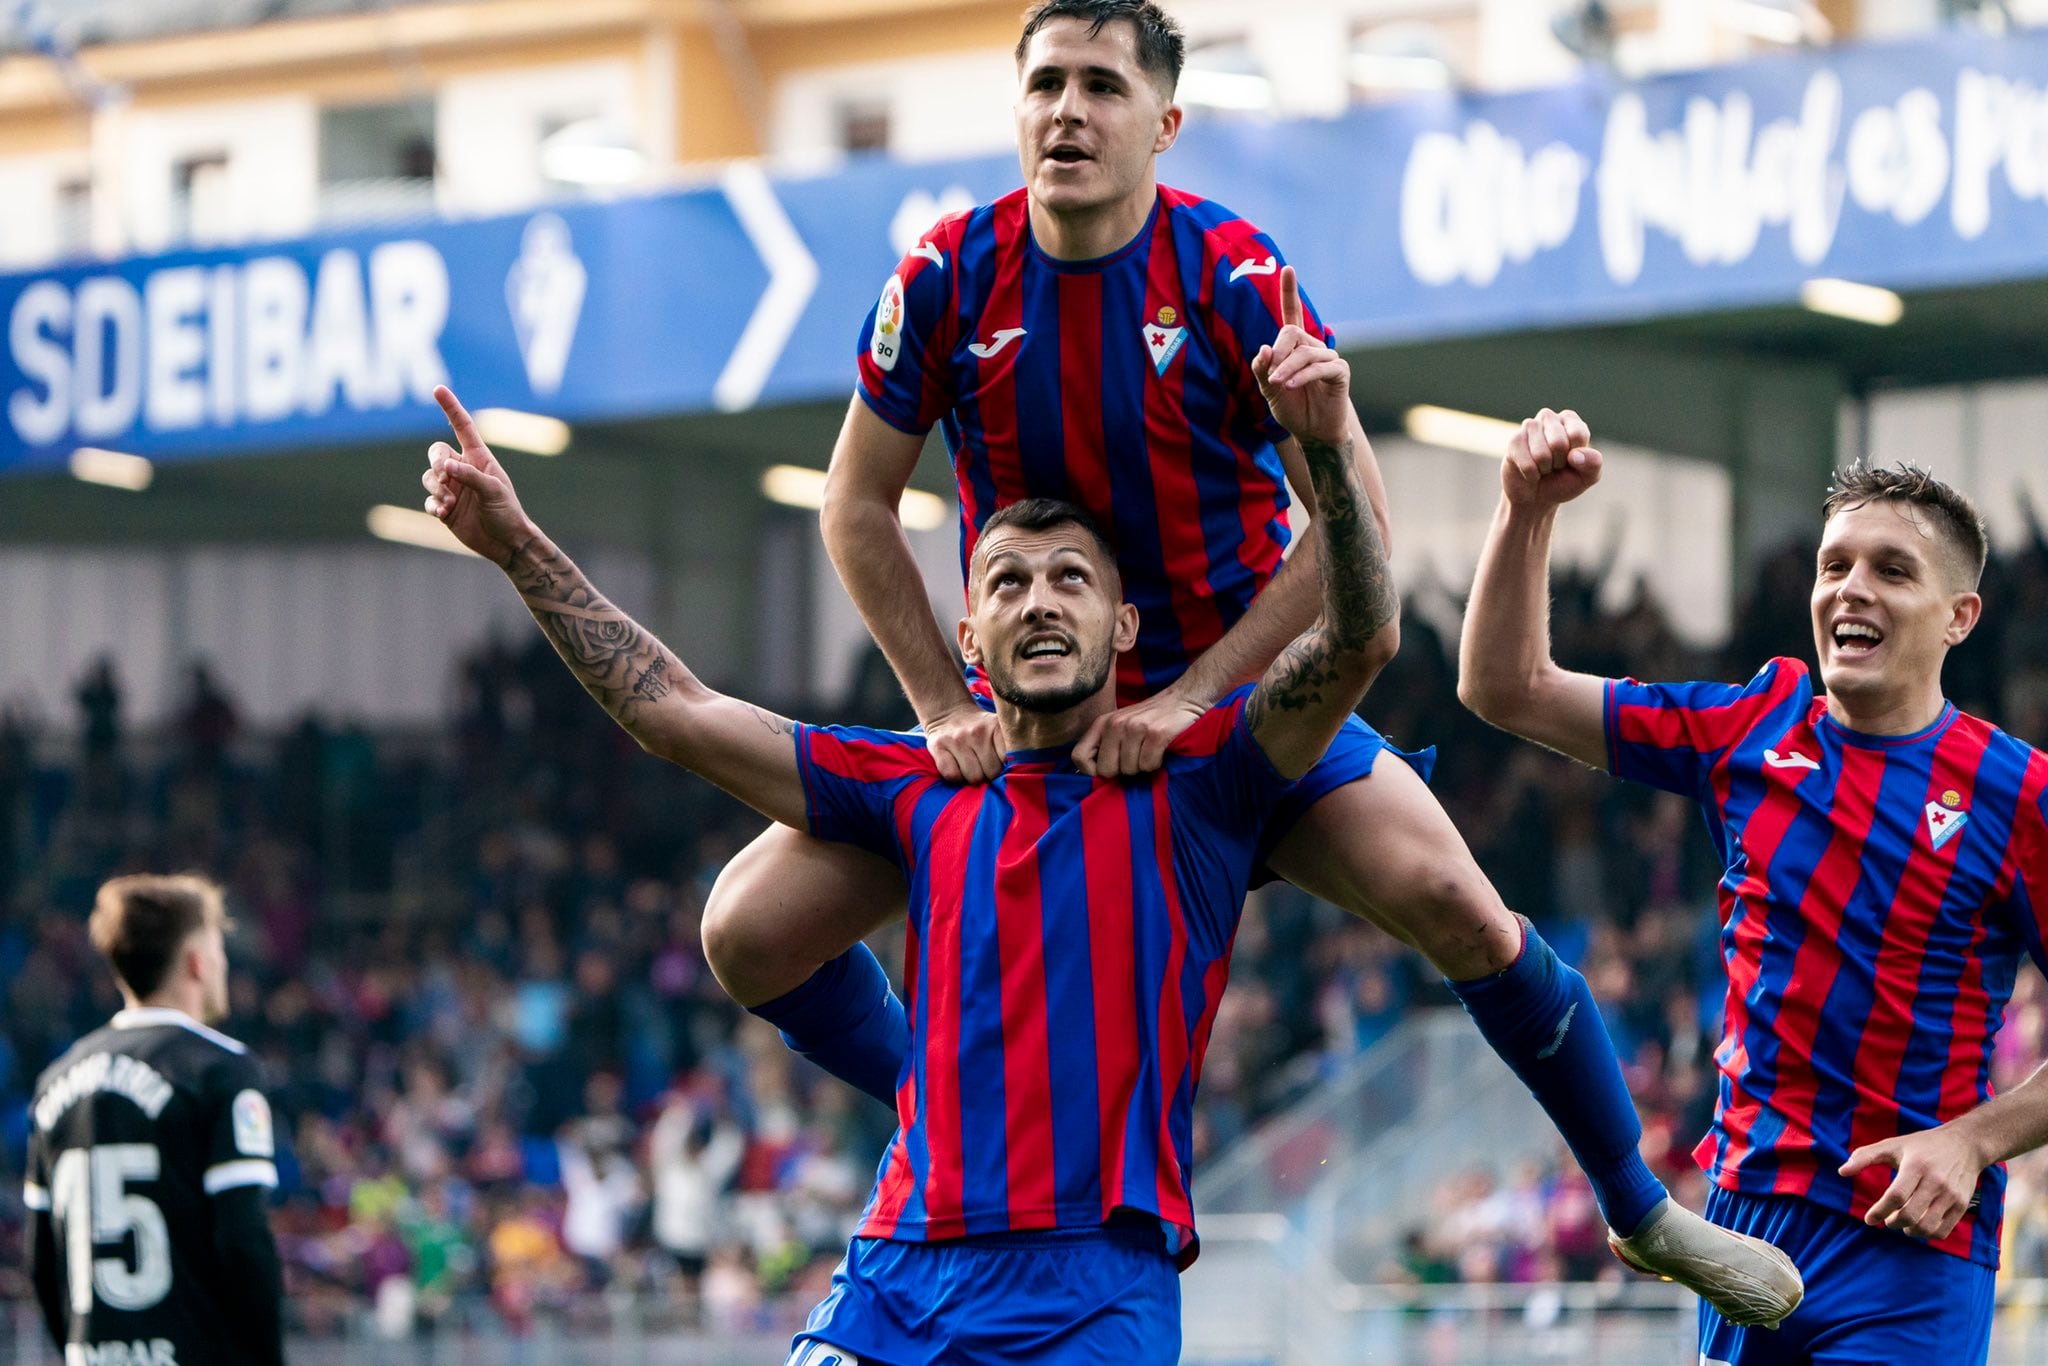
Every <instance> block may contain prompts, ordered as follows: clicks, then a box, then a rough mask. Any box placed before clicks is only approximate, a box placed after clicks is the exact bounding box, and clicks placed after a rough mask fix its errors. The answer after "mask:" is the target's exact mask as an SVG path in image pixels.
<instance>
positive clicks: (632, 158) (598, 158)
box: [540, 118, 647, 187]
mask: <svg viewBox="0 0 2048 1366" xmlns="http://www.w3.org/2000/svg"><path fill="white" fill-rule="evenodd" d="M646 169H647V154H646V153H645V152H643V151H641V150H640V147H639V144H638V143H636V142H634V140H633V135H632V133H631V132H630V131H629V130H627V129H625V128H622V127H620V126H618V125H617V124H614V123H610V122H608V121H606V120H604V119H601V118H597V119H582V120H579V121H578V122H576V123H572V124H569V125H568V126H567V127H565V128H560V129H557V130H556V131H555V132H553V133H550V134H549V135H548V136H547V137H546V138H544V139H542V141H541V144H540V173H541V174H542V175H544V176H546V177H547V178H548V179H549V180H552V181H555V182H556V183H557V184H562V185H586V186H593V187H598V186H607V185H630V184H632V183H633V182H634V181H636V180H638V179H639V178H640V177H641V175H642V174H643V173H644V172H645V171H646Z"/></svg>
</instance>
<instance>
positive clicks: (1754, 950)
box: [1458, 408, 2048, 1363]
mask: <svg viewBox="0 0 2048 1366" xmlns="http://www.w3.org/2000/svg"><path fill="white" fill-rule="evenodd" d="M1590 440H1591V436H1590V433H1589V432H1588V431H1587V428H1586V425H1585V423H1584V422H1582V421H1581V420H1580V419H1579V417H1578V415H1577V414H1575V413H1572V412H1569V411H1567V412H1564V413H1554V412H1552V411H1550V410H1549V409H1547V408H1546V409H1544V410H1543V411H1542V412H1541V413H1540V414H1538V415H1537V416H1536V417H1534V418H1531V419H1530V420H1529V421H1527V422H1524V423H1523V424H1522V430H1521V432H1520V434H1518V435H1517V436H1516V437H1515V439H1514V441H1513V443H1512V444H1511V445H1510V447H1509V451H1508V458H1507V460H1506V462H1505V463H1504V464H1503V466H1502V468H1501V484H1502V498H1501V503H1500V509H1499V511H1498V512H1497V513H1495V515H1494V521H1493V529H1492V532H1491V534H1490V535H1489V537H1488V539H1487V542H1486V549H1485V552H1484V554H1483V556H1482V557H1481V559H1480V564H1479V578H1478V582H1477V583H1476V584H1475V585H1474V587H1473V590H1472V602H1471V606H1470V608H1469V610H1468V611H1467V613H1466V617H1465V634H1464V642H1463V646H1462V649H1461V651H1460V654H1459V666H1460V676H1459V683H1458V692H1459V696H1461V697H1462V698H1463V699H1464V700H1465V702H1466V703H1467V705H1469V706H1470V707H1471V708H1472V709H1473V710H1474V711H1476V712H1477V713H1479V715H1481V716H1483V717H1485V718H1486V719H1487V720H1488V721H1491V722H1493V723H1494V724H1495V725H1497V726H1501V727H1503V728H1504V729H1507V730H1511V731H1514V732H1515V733H1516V734H1519V735H1523V736H1526V737H1527V738H1529V739H1531V740H1535V741H1536V742H1538V743H1539V744H1543V745H1547V746H1549V747H1550V748H1552V749H1554V750H1558V751H1560V752H1562V753H1564V754H1568V755H1570V756H1571V757H1573V758H1575V759H1579V760H1582V761H1584V762H1585V763H1588V764H1595V765H1598V766H1600V767H1602V768H1606V769H1608V770H1610V771H1612V772H1613V773H1615V774H1616V775H1618V776H1620V777H1623V778H1633V779H1636V780H1637V781H1640V782H1646V783H1650V784H1653V785H1654V786H1657V787H1661V788H1664V789H1666V790H1668V791H1671V792H1676V793H1679V794H1681V795H1684V796H1687V797H1691V798H1693V799H1694V800H1695V801H1697V802H1698V803H1699V804H1700V806H1701V808H1702V810H1703V811H1704V812H1705V814H1706V818H1707V828H1708V830H1709V832H1710V833H1711V834H1712V835H1713V838H1714V842H1715V844H1716V845H1717V846H1718V847H1719V850H1720V853H1721V856H1722V859H1723V861H1724V862H1725V864H1726V866H1727V871H1726V873H1725V874H1724V875H1723V877H1722V879H1721V892H1720V903H1721V952H1722V957H1723V959H1724V960H1725V961H1726V962H1727V964H1728V993H1727V1001H1726V1005H1725V1007H1724V1009H1725V1023H1724V1025H1723V1031H1722V1039H1721V1045H1720V1048H1719V1049H1718V1050H1717V1051H1716V1053H1715V1055H1714V1056H1715V1061H1716V1063H1717V1065H1718V1066H1719V1069H1720V1073H1721V1076H1720V1095H1719V1097H1718V1101H1717V1104H1716V1106H1715V1111H1714V1127H1713V1131H1712V1132H1711V1133H1710V1134H1708V1136H1707V1137H1706V1138H1705V1139H1703V1140H1702V1141H1701V1143H1700V1145H1699V1147H1698V1148H1697V1149H1696V1150H1695V1151H1694V1157H1695V1158H1696V1159H1697V1160H1698V1161H1699V1163H1700V1165H1701V1166H1703V1167H1704V1168H1705V1169H1706V1170H1707V1172H1708V1174H1709V1175H1710V1176H1712V1178H1713V1180H1714V1184H1715V1187H1716V1189H1715V1190H1714V1191H1713V1193H1712V1194H1711V1196H1710V1197H1709V1199H1708V1204H1707V1215H1708V1217H1709V1218H1710V1219H1712V1220H1713V1221H1714V1222H1716V1223H1718V1224H1722V1225H1724V1226H1726V1227H1728V1228H1731V1229H1738V1230H1741V1231H1744V1232H1748V1233H1754V1234H1757V1235H1759V1236H1763V1237H1767V1238H1769V1239H1770V1240H1771V1241H1772V1242H1774V1243H1776V1244H1778V1245H1779V1246H1780V1247H1781V1248H1783V1249H1785V1250H1786V1251H1787V1252H1789V1253H1791V1255H1792V1258H1793V1260H1794V1261H1796V1262H1797V1263H1798V1264H1799V1266H1800V1268H1801V1270H1803V1271H1804V1272H1805V1274H1806V1276H1807V1277H1808V1278H1809V1280H1808V1284H1809V1287H1810V1290H1809V1293H1808V1294H1807V1296H1806V1300H1805V1303H1804V1304H1802V1305H1801V1306H1800V1308H1799V1309H1798V1310H1797V1311H1796V1312H1795V1313H1794V1314H1792V1315H1791V1317H1789V1318H1788V1319H1786V1320H1785V1323H1784V1326H1783V1329H1782V1331H1781V1332H1780V1333H1779V1334H1777V1335H1775V1336H1773V1337H1771V1338H1764V1337H1762V1336H1761V1335H1759V1334H1757V1333H1755V1332H1752V1331H1750V1330H1748V1329H1745V1328H1743V1327H1741V1326H1738V1325H1735V1324H1731V1323H1728V1322H1724V1321H1723V1319H1722V1318H1721V1316H1720V1315H1718V1314H1716V1313H1715V1312H1713V1310H1712V1309H1711V1308H1710V1307H1708V1306H1704V1305H1703V1306H1702V1307H1701V1314H1700V1353H1701V1359H1702V1360H1706V1361H1715V1362H1724V1363H1732V1362H1744V1363H1761V1362H1770V1363H1777V1362H1808V1361H1813V1362H1821V1361H1825V1362H1851V1361H1854V1362H1875V1361H1884V1362H1898V1361H1915V1360H1934V1359H1936V1358H1937V1357H1938V1358H1939V1359H1941V1360H1944V1361H1962V1362H1967V1361H1977V1362H1981V1361H1983V1360H1984V1359H1985V1357H1986V1355H1987V1354H1988V1352H1989V1350H1990V1343H1991V1310H1992V1282H1993V1279H1994V1273H1995V1271H1996V1268H1997V1265H1998V1238H1999V1221H2000V1215H2001V1212H2002V1208H2003V1204H2004V1193H2005V1173H2004V1171H2003V1169H2002V1168H2001V1167H2000V1166H1999V1165H1998V1164H1999V1163H2002V1162H2003V1161H2004V1160H2005V1159H2007V1158H2009V1157H2013V1156H2015V1155H2017V1154H2019V1153H2022V1152H2026V1151H2027V1150H2029V1149H2031V1148H2034V1147H2038V1146H2039V1145H2041V1144H2042V1143H2044V1142H2048V1081H2044V1079H2043V1078H2042V1076H2041V1074H2040V1073H2038V1072H2037V1073H2036V1074H2035V1075H2034V1076H2032V1077H2030V1078H2028V1079H2027V1081H2026V1082H2025V1083H2023V1084H2022V1085H2020V1086H2019V1087H2017V1088H2015V1089H2014V1090H2013V1091H2012V1092H2011V1093H2010V1094H2008V1095H2005V1096H2001V1097H1999V1098H1998V1099H1996V1100H1993V1099H1991V1085H1990V1069H1991V1055H1992V1047H1993V1043H1994V1041H1995V1040H1996V1038H1997V1036H1998V1030H1999V1025H2000V1023H2001V1017H2002V1014H2003V1010H2004V1006H2005V1001H2006V999H2007V997H2008V996H2009V995H2010V994H2011V992H2012V986H2013V976H2014V973H2015V972H2016V971H2017V969H2018V966H2019V957H2020V954H2021V953H2022V952H2023V951H2024V952H2026V953H2030V954H2032V955H2033V957H2034V960H2035V962H2036V963H2037V964H2041V965H2042V966H2043V967H2048V952H2044V949H2043V942H2042V934H2043V927H2044V925H2048V825H2044V815H2048V811H2044V793H2048V755H2043V754H2041V753H2039V752H2037V751H2035V750H2032V749H2030V748H2028V747H2027V746H2026V745H2025V744H2022V743H2021V742H2020V741H2018V740H2015V739H2013V738H2012V737H2011V736H2009V735H2007V734H2005V733H2004V732H2003V731H2001V730H1999V729H1998V728H1997V727H1995V726H1993V725H1991V724H1990V723H1988V722H1985V721H1980V720H1978V719H1977V718H1976V717H1974V716H1966V715H1964V714H1962V713H1961V712H1958V711H1957V710H1956V709H1955V707H1953V706H1952V705H1950V704H1949V703H1948V702H1947V701H1945V700H1944V699H1943V697H1942V694H1941V667H1942V662H1943V660H1944V659H1945V658H1946V657H1947V655H1948V652H1949V651H1950V650H1951V649H1953V648H1954V647H1955V646H1957V645H1959V644H1961V643H1962V641H1963V639H1964V637H1966V636H1968V635H1969V634H1970V630H1971V628H1972V627H1973V626H1975V625H1976V623H1977V618H1978V615H1979V613H1980V612H1981V611H1982V603H1981V601H1980V599H1979V598H1978V596H1977V592H1976V588H1977V581H1978V576H1979V575H1980V574H1981V573H1982V571H1983V568H1984V559H1985V554H1986V540H1985V533H1984V526H1983V523H1982V522H1981V521H1980V520H1979V519H1978V517H1977V513H1976V510H1975V509H1974V508H1972V507H1971V506H1970V503H1969V501H1968V500H1967V499H1965V498H1964V497H1962V495H1960V494H1958V493H1957V492H1956V491H1955V490H1953V489H1951V488H1949V487H1948V486H1947V485H1945V484H1942V483H1939V482H1937V481H1936V480H1934V479H1933V478H1932V477H1930V476H1929V475H1927V474H1926V473H1925V472H1924V471H1921V470H1916V469H1912V468H1909V467H1900V468H1898V469H1894V470H1874V469H1862V468H1859V469H1854V470H1851V471H1849V472H1847V473H1846V474H1843V475H1842V476H1840V477H1839V478H1838V480H1837V482H1836V486H1835V488H1834V490H1833V492H1831V493H1830V494H1829V496H1828V499H1827V501H1826V503H1825V504H1824V505H1823V516H1824V518H1825V527H1824V529H1823V534H1822V541H1821V547H1820V556H1819V561H1818V565H1817V569H1816V572H1815V575H1814V582H1813V600H1812V614H1813V634H1814V645H1815V648H1816V649H1817V650H1818V652H1819V657H1820V669H1821V681H1822V684H1823V686H1824V689H1825V695H1824V696H1819V697H1816V696H1815V695H1814V691H1813V684H1812V680H1811V679H1810V678H1809V676H1808V673H1807V669H1806V666H1805V665H1803V664H1801V663H1799V662H1798V661H1796V660H1791V659H1774V660H1771V661H1770V662H1768V663H1766V664H1765V665H1764V666H1763V668H1762V669H1760V670H1759V671H1758V672H1757V674H1756V676H1755V677H1754V678H1752V679H1750V681H1749V682H1748V683H1746V684H1741V685H1733V684H1721V683H1673V684H1643V683H1638V682H1635V681H1634V680H1632V679H1602V678H1593V677H1590V676H1588V675H1585V674H1577V673H1570V672H1567V671H1566V670H1564V669H1561V668H1559V667H1558V666H1557V665H1556V664H1555V663H1554V662H1553V661H1552V660H1551V658H1550V639H1549V623H1548V616H1549V583H1548V568H1549V558H1550V534H1551V528H1552V525H1553V524H1554V523H1555V521H1556V518H1557V510H1558V508H1559V507H1560V506H1561V505H1563V504H1564V503H1567V502H1569V501H1571V500H1572V499H1573V498H1576V497H1578V496H1579V495H1580V494H1581V493H1584V492H1585V491H1586V490H1587V489H1588V488H1590V487H1592V485H1593V484H1594V483H1596V482H1597V481H1598V480H1599V477H1600V471H1601V457H1600V453H1599V452H1598V451H1596V450H1593V449H1591V447H1590V444H1589V443H1590Z"/></svg>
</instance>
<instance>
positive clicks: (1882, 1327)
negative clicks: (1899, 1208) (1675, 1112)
mask: <svg viewBox="0 0 2048 1366" xmlns="http://www.w3.org/2000/svg"><path fill="white" fill-rule="evenodd" d="M1707 1218H1708V1219H1710V1220H1712V1221H1713V1222H1714V1223H1717V1224H1719V1225H1720V1226H1721V1227H1722V1228H1729V1229H1734V1230H1735V1231H1736V1232H1737V1233H1747V1234H1750V1235H1751V1236H1753V1237H1757V1238H1762V1239H1763V1240H1764V1241H1766V1242H1769V1243H1775V1244H1776V1245H1777V1246H1778V1247H1780V1248H1782V1249H1784V1251H1785V1253H1786V1255H1787V1256H1789V1257H1791V1259H1792V1261H1793V1262H1794V1264H1795V1265H1797V1266H1798V1268H1799V1274H1800V1275H1802V1276H1804V1277H1805V1278H1806V1298H1805V1299H1804V1300H1801V1301H1800V1303H1799V1307H1798V1308H1797V1309H1795V1310H1793V1311H1792V1314H1791V1317H1789V1318H1787V1319H1786V1320H1785V1322H1784V1323H1783V1324H1782V1325H1780V1326H1779V1327H1778V1328H1776V1329H1775V1330H1773V1329H1766V1328H1737V1327H1735V1326H1734V1325H1732V1324H1730V1323H1728V1322H1727V1321H1725V1320H1724V1319H1722V1317H1721V1316H1720V1315H1719V1314H1717V1313H1715V1312H1714V1310H1713V1309H1711V1308H1710V1307H1708V1305H1707V1304H1706V1303H1705V1302H1704V1301H1702V1302H1701V1304H1700V1362H1701V1363H1702V1366H1807V1364H1808V1363H1813V1366H1894V1364H1895V1363H1909V1364H1911V1366H1934V1363H1939V1366H1983V1363H1984V1361H1985V1359H1986V1358H1987V1357H1989V1356H1990V1355H1991V1311H1992V1306H1993V1301H1992V1290H1993V1286H1994V1284H1995V1282H1996V1280H1997V1273H1996V1272H1995V1271H1993V1270H1992V1268H1990V1267H1988V1266H1982V1265H1979V1264H1978V1263H1976V1262H1972V1261H1968V1260H1966V1259H1964V1258H1962V1257H1957V1256H1954V1255H1952V1254H1950V1253H1947V1252H1937V1251H1935V1250H1934V1249H1933V1248H1931V1247H1929V1246H1927V1245H1926V1244H1925V1243H1922V1242H1918V1241H1916V1240H1914V1239H1912V1238H1908V1237H1906V1236H1905V1235H1904V1234H1902V1233H1894V1232H1892V1231H1891V1230H1890V1229H1882V1228H1872V1227H1870V1226H1869V1225H1868V1224H1865V1223H1864V1222H1863V1221H1862V1220H1860V1219H1851V1218H1850V1217H1849V1216H1848V1215H1846V1214H1842V1213H1840V1212H1838V1211H1836V1210H1831V1209H1828V1208H1826V1207H1825V1206H1822V1205H1817V1204H1815V1203H1814V1202H1813V1201H1811V1200H1802V1199H1800V1198H1799V1197H1798V1196H1793V1195H1743V1194H1741V1193H1739V1192H1736V1191H1726V1190H1721V1189H1719V1188H1718V1187H1716V1188H1715V1190H1714V1191H1713V1192H1712V1194H1710V1195H1709V1196H1708V1197H1707Z"/></svg>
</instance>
